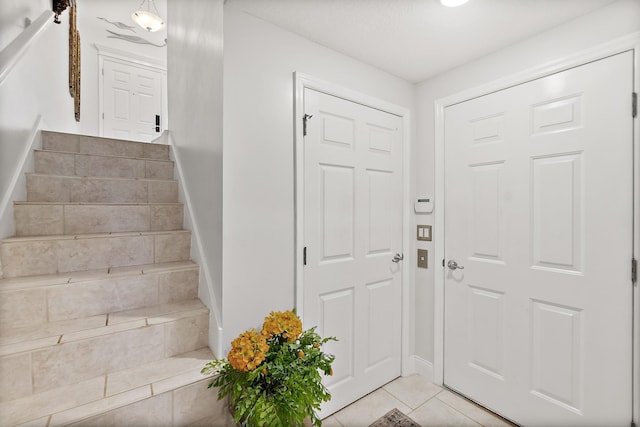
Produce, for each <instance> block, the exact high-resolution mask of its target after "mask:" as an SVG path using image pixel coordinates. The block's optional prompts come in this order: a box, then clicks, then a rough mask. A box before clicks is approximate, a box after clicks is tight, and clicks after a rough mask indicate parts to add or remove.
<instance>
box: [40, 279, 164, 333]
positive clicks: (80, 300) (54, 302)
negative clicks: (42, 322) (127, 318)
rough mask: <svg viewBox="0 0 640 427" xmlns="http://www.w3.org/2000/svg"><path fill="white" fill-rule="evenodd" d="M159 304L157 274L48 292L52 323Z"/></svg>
mask: <svg viewBox="0 0 640 427" xmlns="http://www.w3.org/2000/svg"><path fill="white" fill-rule="evenodd" d="M157 303H158V275H138V276H133V277H120V278H114V279H105V280H98V281H95V282H90V283H74V284H69V285H66V286H56V287H53V288H51V289H49V290H48V292H47V306H48V312H49V321H51V322H55V321H59V320H67V319H77V318H81V317H90V316H95V315H99V314H106V313H112V312H116V311H123V310H129V309H134V308H141V307H149V306H151V305H154V304H157Z"/></svg>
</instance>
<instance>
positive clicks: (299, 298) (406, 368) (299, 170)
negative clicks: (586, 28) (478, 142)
mask: <svg viewBox="0 0 640 427" xmlns="http://www.w3.org/2000/svg"><path fill="white" fill-rule="evenodd" d="M293 79H294V85H295V86H294V135H295V136H294V155H295V164H294V169H295V185H294V199H295V200H294V204H295V230H294V239H295V281H296V282H295V301H296V312H297V314H298V315H299V316H300V317H303V315H304V306H303V290H304V280H303V277H304V275H303V269H304V265H303V250H304V246H305V242H304V146H303V144H304V135H303V126H302V122H303V117H304V90H305V89H313V90H316V91H319V92H323V93H325V94H328V95H332V96H335V97H338V98H342V99H346V100H348V101H352V102H356V103H358V104H362V105H365V106H367V107H371V108H375V109H377V110H381V111H385V112H387V113H391V114H394V115H396V116H400V117H401V118H402V129H403V133H402V138H403V140H402V147H403V154H402V159H403V166H402V167H403V171H402V175H403V177H402V251H403V253H404V260H403V261H402V262H403V263H404V266H405V267H404V268H403V272H402V322H401V323H402V357H401V360H402V362H401V363H402V367H401V372H402V375H403V376H406V375H410V374H412V373H413V372H414V368H413V364H412V358H411V356H410V354H409V349H410V339H411V331H412V330H413V327H412V326H413V325H412V324H411V319H412V316H411V313H412V307H411V302H412V301H413V294H414V291H413V289H414V287H413V281H412V277H413V274H412V266H413V259H414V258H413V257H412V256H411V253H410V247H411V246H410V241H411V240H410V239H411V236H412V235H411V233H410V231H409V227H410V224H411V217H410V210H409V209H408V207H409V206H410V205H411V203H410V194H409V188H410V186H409V184H410V177H411V174H410V171H409V164H410V159H411V157H410V151H411V150H410V139H411V138H410V132H411V127H410V116H409V110H408V109H407V108H404V107H400V106H398V105H395V104H392V103H389V102H387V101H383V100H380V99H377V98H375V97H371V96H369V95H365V94H362V93H359V92H356V91H353V90H351V89H347V88H345V87H342V86H339V85H335V84H333V83H329V82H326V81H324V80H320V79H317V78H315V77H313V76H310V75H308V74H303V73H300V72H294V73H293ZM311 326H313V325H311Z"/></svg>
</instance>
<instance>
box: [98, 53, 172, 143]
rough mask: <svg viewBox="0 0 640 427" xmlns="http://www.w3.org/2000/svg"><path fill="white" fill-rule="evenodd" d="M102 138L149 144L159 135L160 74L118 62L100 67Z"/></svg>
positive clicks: (105, 63) (160, 106) (106, 60)
mask: <svg viewBox="0 0 640 427" xmlns="http://www.w3.org/2000/svg"><path fill="white" fill-rule="evenodd" d="M103 73H104V76H103V113H104V118H103V136H105V137H108V138H121V139H129V140H134V141H145V142H148V141H151V140H152V139H154V138H157V137H158V136H159V135H160V131H161V129H162V126H161V125H162V123H160V126H158V128H156V115H158V116H161V114H162V113H161V112H162V73H161V72H160V71H155V70H152V69H151V68H147V67H142V66H140V67H138V66H133V65H127V64H125V63H123V62H119V61H111V60H108V59H105V60H104V63H103Z"/></svg>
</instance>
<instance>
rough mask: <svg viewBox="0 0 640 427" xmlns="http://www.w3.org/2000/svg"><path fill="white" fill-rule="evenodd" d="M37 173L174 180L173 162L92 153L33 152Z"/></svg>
mask: <svg viewBox="0 0 640 427" xmlns="http://www.w3.org/2000/svg"><path fill="white" fill-rule="evenodd" d="M34 158H35V172H36V173H37V174H44V175H63V176H96V177H112V178H149V179H173V176H174V173H173V162H171V161H166V160H164V161H163V160H151V159H134V158H129V157H111V156H99V155H92V154H74V153H60V152H56V151H39V150H36V151H35V152H34Z"/></svg>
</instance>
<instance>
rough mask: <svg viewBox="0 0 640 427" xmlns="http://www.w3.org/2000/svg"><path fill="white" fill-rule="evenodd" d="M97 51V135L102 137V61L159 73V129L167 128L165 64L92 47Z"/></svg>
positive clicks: (130, 54) (102, 47) (98, 46)
mask: <svg viewBox="0 0 640 427" xmlns="http://www.w3.org/2000/svg"><path fill="white" fill-rule="evenodd" d="M94 46H95V48H96V50H97V51H98V123H99V132H100V133H99V135H100V136H104V72H103V71H102V70H103V69H104V60H105V59H106V60H108V61H113V62H118V63H121V64H124V65H127V66H130V67H137V68H142V69H145V70H150V71H154V72H158V73H160V75H161V76H162V82H161V86H160V90H161V94H160V103H161V106H162V117H161V120H160V129H162V130H163V131H164V130H165V129H168V128H169V121H168V118H169V107H168V103H167V64H165V63H164V62H162V61H159V60H157V59H155V58H151V57H148V56H143V55H138V54H135V53H131V52H127V51H124V50H120V49H115V48H112V47H109V46H103V45H100V44H97V43H96V44H95V45H94Z"/></svg>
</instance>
